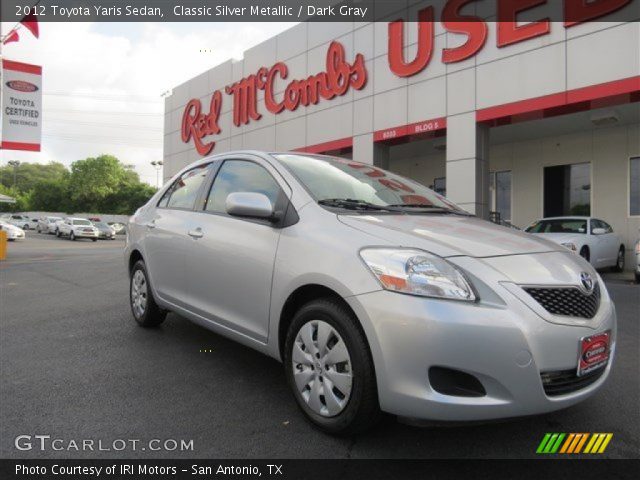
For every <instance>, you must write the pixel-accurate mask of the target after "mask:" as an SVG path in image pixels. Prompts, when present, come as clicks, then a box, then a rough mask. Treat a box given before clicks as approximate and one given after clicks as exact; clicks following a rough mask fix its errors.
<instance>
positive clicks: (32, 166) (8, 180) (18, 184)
mask: <svg viewBox="0 0 640 480" xmlns="http://www.w3.org/2000/svg"><path fill="white" fill-rule="evenodd" d="M14 173H15V188H16V189H17V190H18V191H20V192H28V191H30V190H33V189H34V187H35V186H36V184H38V183H39V182H42V181H44V180H53V181H55V180H62V179H65V178H67V177H68V176H69V170H67V167H65V166H64V165H63V164H62V163H58V162H51V163H48V164H42V163H26V162H25V163H20V164H19V165H18V166H17V167H13V166H11V165H5V166H4V167H0V184H1V185H4V186H5V187H7V188H13V187H14Z"/></svg>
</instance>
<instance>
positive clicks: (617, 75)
mask: <svg viewBox="0 0 640 480" xmlns="http://www.w3.org/2000/svg"><path fill="white" fill-rule="evenodd" d="M413 3H414V2H411V1H399V2H398V5H399V6H403V7H402V8H403V9H402V10H401V11H400V14H403V13H404V14H407V15H412V14H413V15H414V17H413V18H415V14H416V12H425V7H424V5H422V4H420V3H419V4H417V5H412V4H413ZM483 3H484V2H483ZM488 3H489V4H491V2H488ZM427 13H430V12H428V11H427ZM431 13H432V12H431ZM400 14H393V15H390V17H389V20H390V21H389V22H375V23H358V22H349V23H347V22H341V23H301V24H298V25H296V26H295V27H293V28H291V29H290V30H287V31H285V32H283V33H282V34H280V35H278V36H276V37H274V38H271V39H269V40H267V41H265V42H264V43H261V44H259V45H257V46H255V47H253V48H251V49H249V50H247V51H246V52H245V53H244V58H243V59H242V60H229V61H227V62H225V63H223V64H221V65H218V66H217V67H214V68H212V69H211V70H209V71H207V72H205V73H203V74H201V75H199V76H198V77H195V78H193V79H192V80H190V81H188V82H186V83H184V84H182V85H180V86H178V87H176V88H174V89H173V92H172V95H170V96H169V97H168V98H167V99H166V101H165V135H164V165H165V167H164V178H165V180H168V179H169V178H170V177H172V176H173V175H174V174H175V173H176V172H177V171H178V170H180V169H182V168H183V167H184V166H186V165H188V164H189V163H191V162H193V161H195V160H198V159H200V158H202V157H203V156H206V155H211V154H215V153H221V152H225V151H230V150H248V149H250V150H268V151H273V150H276V151H284V150H299V151H306V152H314V153H327V154H336V155H341V156H346V157H349V158H353V159H354V160H357V161H361V162H366V163H370V164H372V165H376V166H380V167H383V168H387V169H389V170H391V171H394V172H397V173H400V174H402V175H405V176H408V177H410V178H413V179H415V180H417V181H419V182H421V183H423V184H425V185H427V186H430V187H431V188H434V189H435V190H437V191H440V192H441V193H445V194H446V196H447V197H448V198H449V199H451V200H452V201H454V202H456V203H457V204H459V205H461V206H462V207H464V208H465V209H467V210H469V211H470V212H473V213H476V214H477V215H480V216H484V217H486V218H489V217H490V216H491V217H492V218H493V219H494V220H500V221H507V222H510V223H512V224H514V225H517V226H519V227H526V226H527V225H528V224H530V223H531V222H532V221H534V220H536V219H538V218H541V217H544V216H558V215H578V214H580V215H592V216H595V217H598V218H601V219H602V220H604V221H606V222H608V223H609V224H610V225H611V226H612V227H613V229H614V231H617V232H619V233H621V234H622V235H623V237H624V239H625V244H626V247H627V252H628V253H629V257H628V258H627V260H629V263H630V260H631V251H632V248H633V243H634V242H635V240H636V239H637V237H638V229H639V228H640V103H639V101H640V47H639V45H640V23H638V22H608V21H600V19H599V20H598V21H592V22H586V23H575V24H571V22H546V21H540V22H536V23H533V24H526V25H524V28H523V26H522V25H519V24H518V23H517V22H515V23H514V24H508V22H502V23H498V22H491V21H490V20H488V21H487V22H474V24H473V25H468V26H467V29H468V31H466V32H454V31H451V29H448V28H447V26H446V25H444V24H443V23H442V22H431V21H427V20H429V19H430V17H429V16H428V15H427V16H424V17H420V18H421V19H425V21H423V22H401V21H397V20H396V19H397V18H398V17H399V16H400V17H401V16H402V15H400ZM478 14H480V12H478ZM483 15H484V16H485V17H486V18H488V19H490V18H491V12H489V11H487V12H484V14H483ZM602 20H606V17H604V19H602ZM483 25H484V27H483Z"/></svg>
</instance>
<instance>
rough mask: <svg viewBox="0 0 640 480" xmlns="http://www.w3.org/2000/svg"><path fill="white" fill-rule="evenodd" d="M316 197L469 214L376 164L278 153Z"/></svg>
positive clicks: (344, 204)
mask: <svg viewBox="0 0 640 480" xmlns="http://www.w3.org/2000/svg"><path fill="white" fill-rule="evenodd" d="M273 156H274V157H275V158H276V159H277V160H279V161H280V162H282V164H283V165H284V166H285V167H286V168H287V169H288V170H289V171H290V172H291V173H293V174H294V175H295V176H296V178H298V180H299V181H300V182H301V183H302V184H303V185H304V186H305V187H306V188H307V190H308V191H309V192H310V193H311V195H312V196H313V197H314V198H315V200H316V201H317V202H318V203H320V204H322V205H326V206H330V207H338V208H357V209H362V210H382V211H384V210H391V211H403V212H407V211H412V210H413V211H416V212H418V213H422V212H427V211H434V212H439V213H440V212H442V213H457V214H464V215H467V212H465V211H464V210H462V209H461V208H460V207H458V206H457V205H455V204H454V203H452V202H450V201H449V200H447V199H446V198H444V197H443V196H442V195H439V194H437V193H436V192H434V191H433V190H430V189H428V188H427V187H425V186H423V185H420V184H419V183H416V182H414V181H412V180H409V179H407V178H404V177H401V176H399V175H396V174H393V173H390V172H388V171H386V170H382V169H381V168H378V167H375V166H373V165H368V164H364V163H359V162H355V161H353V160H347V159H342V158H335V157H325V156H319V155H318V156H316V155H297V154H274V155H273Z"/></svg>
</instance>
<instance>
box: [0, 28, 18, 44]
mask: <svg viewBox="0 0 640 480" xmlns="http://www.w3.org/2000/svg"><path fill="white" fill-rule="evenodd" d="M18 40H20V35H18V32H17V31H15V30H12V31H10V32H9V33H8V34H7V36H6V37H4V40H3V41H2V43H3V44H4V45H6V44H7V43H11V42H17V41H18Z"/></svg>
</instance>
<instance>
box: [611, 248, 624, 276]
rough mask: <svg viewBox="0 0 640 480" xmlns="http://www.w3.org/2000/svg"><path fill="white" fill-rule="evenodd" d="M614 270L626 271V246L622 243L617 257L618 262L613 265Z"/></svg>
mask: <svg viewBox="0 0 640 480" xmlns="http://www.w3.org/2000/svg"><path fill="white" fill-rule="evenodd" d="M613 271H614V272H623V271H624V246H623V245H620V250H618V257H617V258H616V264H615V266H614V267H613Z"/></svg>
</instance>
